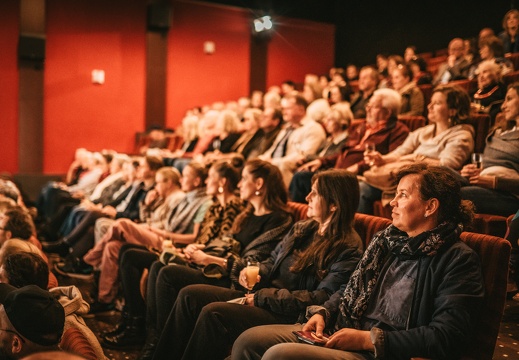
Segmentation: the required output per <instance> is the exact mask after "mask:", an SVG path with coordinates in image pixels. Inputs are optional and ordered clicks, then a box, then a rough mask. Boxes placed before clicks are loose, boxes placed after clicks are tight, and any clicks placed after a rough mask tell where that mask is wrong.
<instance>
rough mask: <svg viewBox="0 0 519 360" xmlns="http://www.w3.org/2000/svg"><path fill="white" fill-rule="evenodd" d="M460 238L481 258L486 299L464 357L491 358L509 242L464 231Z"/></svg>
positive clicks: (500, 312) (502, 304) (503, 292)
mask: <svg viewBox="0 0 519 360" xmlns="http://www.w3.org/2000/svg"><path fill="white" fill-rule="evenodd" d="M461 240H462V241H464V242H465V243H466V244H467V245H468V246H470V247H471V248H472V249H473V250H474V251H475V252H476V253H477V254H478V255H479V259H480V260H481V267H482V271H483V282H484V285H485V299H484V304H483V308H482V309H481V311H480V312H479V315H480V318H479V319H478V321H477V323H476V327H475V329H474V339H473V342H472V344H470V346H469V347H468V349H469V350H468V351H467V353H466V354H465V356H464V357H463V358H464V359H492V355H493V353H494V348H495V346H496V340H497V335H498V333H499V325H500V323H501V317H502V316H503V310H504V307H505V300H506V284H507V279H508V262H509V260H510V250H511V247H510V243H509V242H508V241H506V240H504V239H502V238H499V237H495V236H490V235H483V234H476V233H471V232H464V233H462V234H461Z"/></svg>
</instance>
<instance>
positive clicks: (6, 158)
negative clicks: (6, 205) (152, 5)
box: [0, 0, 334, 173]
mask: <svg viewBox="0 0 519 360" xmlns="http://www.w3.org/2000/svg"><path fill="white" fill-rule="evenodd" d="M170 1H171V3H172V5H173V12H172V13H173V21H172V27H171V29H170V31H169V35H168V42H169V44H168V63H167V75H166V81H167V89H166V91H167V99H166V125H167V126H170V127H174V126H176V125H178V124H179V123H180V121H181V119H182V117H183V115H184V113H185V111H186V110H187V109H189V108H191V107H193V106H197V105H204V104H211V103H213V102H215V101H227V100H235V99H237V98H239V97H240V96H244V95H248V92H249V66H250V65H249V64H250V59H249V58H250V25H249V24H250V21H251V17H250V12H249V11H248V10H244V9H239V8H232V7H225V6H220V5H214V4H205V3H200V2H190V1H186V0H170ZM147 3H148V1H147V0H111V1H106V0H75V1H69V0H47V1H46V31H47V33H46V37H47V42H46V45H47V48H46V60H45V69H44V105H43V107H44V114H43V118H44V154H43V156H44V172H45V173H61V172H65V171H66V169H67V167H68V165H69V164H70V161H71V160H72V157H73V154H74V150H75V149H76V148H78V147H86V148H87V149H90V150H101V149H104V148H110V149H115V150H117V151H123V152H129V151H131V150H132V149H133V142H134V135H135V132H136V131H142V130H144V126H145V125H144V124H145V94H146V92H145V80H146V5H147ZM18 6H19V5H18V1H15V0H12V1H0V49H2V56H0V109H1V112H0V114H1V117H0V119H1V120H0V122H1V123H0V124H1V129H0V141H1V156H0V171H12V172H16V171H17V170H18V140H17V136H18V135H17V131H18V130H17V129H18V126H17V122H18V70H17V63H16V62H17V55H16V52H17V49H16V47H17V41H18V33H19V20H18V19H19V7H18ZM289 26H295V29H294V30H292V29H290V27H289ZM277 31H278V35H275V36H274V38H273V39H272V42H271V44H270V49H269V52H268V66H269V71H268V81H267V83H268V84H280V83H281V82H282V81H283V80H285V79H287V78H291V79H293V80H294V81H299V82H301V81H303V77H304V74H305V73H307V72H314V73H317V72H325V71H327V69H328V68H329V67H330V66H331V64H332V63H333V61H332V59H333V42H334V40H333V26H328V25H321V24H315V23H311V22H307V21H298V20H287V19H284V20H283V23H282V24H278V27H277ZM205 41H213V42H214V43H215V45H216V52H215V53H214V54H213V55H206V54H205V53H204V52H203V44H204V42H205ZM287 44H289V45H287ZM311 46H314V47H315V49H314V50H313V51H312V52H310V50H309V49H310V48H311ZM93 69H102V70H104V71H105V75H106V82H105V84H104V85H94V84H92V82H91V72H92V70H93Z"/></svg>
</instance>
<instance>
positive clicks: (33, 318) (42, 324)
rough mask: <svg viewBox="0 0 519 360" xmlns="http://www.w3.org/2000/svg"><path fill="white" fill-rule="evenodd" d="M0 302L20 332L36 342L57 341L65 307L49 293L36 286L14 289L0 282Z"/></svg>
mask: <svg viewBox="0 0 519 360" xmlns="http://www.w3.org/2000/svg"><path fill="white" fill-rule="evenodd" d="M0 303H1V304H3V305H4V310H5V313H6V315H7V317H8V318H9V321H10V322H11V324H12V325H13V327H14V328H15V329H16V331H17V332H18V333H20V335H22V336H23V337H25V338H27V339H29V340H30V341H32V342H33V343H36V344H39V345H44V346H51V345H57V344H59V342H60V340H61V335H62V334H63V327H64V325H65V310H64V309H63V306H61V304H60V303H59V301H58V300H57V299H56V298H55V297H54V296H53V295H52V294H51V293H50V292H48V291H46V290H43V289H41V288H40V287H38V286H36V285H28V286H24V287H21V288H19V289H17V288H15V287H13V286H11V285H8V284H0Z"/></svg>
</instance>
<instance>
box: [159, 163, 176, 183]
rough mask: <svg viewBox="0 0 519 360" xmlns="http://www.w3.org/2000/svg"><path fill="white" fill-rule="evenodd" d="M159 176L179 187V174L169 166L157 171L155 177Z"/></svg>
mask: <svg viewBox="0 0 519 360" xmlns="http://www.w3.org/2000/svg"><path fill="white" fill-rule="evenodd" d="M158 174H160V175H162V177H163V178H164V180H171V182H172V183H173V184H174V185H176V186H179V187H180V176H181V175H180V172H179V171H178V170H177V169H176V168H174V167H170V166H164V167H161V168H160V169H158V170H157V175H158Z"/></svg>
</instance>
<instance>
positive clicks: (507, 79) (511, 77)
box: [503, 54, 519, 86]
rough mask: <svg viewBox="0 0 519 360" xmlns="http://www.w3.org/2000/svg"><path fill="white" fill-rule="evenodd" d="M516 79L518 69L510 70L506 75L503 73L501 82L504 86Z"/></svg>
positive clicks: (518, 72)
mask: <svg viewBox="0 0 519 360" xmlns="http://www.w3.org/2000/svg"><path fill="white" fill-rule="evenodd" d="M516 55H519V54H516ZM517 59H519V56H518V57H517ZM516 69H517V68H516ZM516 81H519V70H516V71H512V72H510V73H508V74H506V75H503V82H504V84H505V85H506V86H508V85H510V84H513V83H514V82H516Z"/></svg>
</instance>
